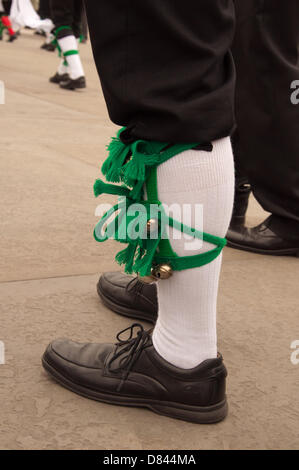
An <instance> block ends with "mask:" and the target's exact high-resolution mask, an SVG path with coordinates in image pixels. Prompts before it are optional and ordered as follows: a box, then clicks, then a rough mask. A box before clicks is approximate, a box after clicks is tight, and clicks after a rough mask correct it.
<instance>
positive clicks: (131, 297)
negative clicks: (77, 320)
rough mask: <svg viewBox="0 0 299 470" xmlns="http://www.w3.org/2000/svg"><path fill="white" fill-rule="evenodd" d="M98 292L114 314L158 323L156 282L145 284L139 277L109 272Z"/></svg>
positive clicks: (103, 278) (101, 282)
mask: <svg viewBox="0 0 299 470" xmlns="http://www.w3.org/2000/svg"><path fill="white" fill-rule="evenodd" d="M97 291H98V294H99V296H100V298H101V300H102V302H103V304H104V305H105V306H106V307H108V308H109V309H110V310H112V311H113V312H115V313H118V314H120V315H124V316H125V317H130V318H135V319H137V320H144V321H148V322H150V323H156V320H157V314H158V299H157V285H156V283H155V282H154V283H152V284H145V283H144V282H142V281H141V280H140V279H139V278H138V277H133V276H129V275H128V274H123V273H119V272H112V273H111V272H109V273H104V274H103V275H102V276H101V277H100V279H99V282H98V285H97Z"/></svg>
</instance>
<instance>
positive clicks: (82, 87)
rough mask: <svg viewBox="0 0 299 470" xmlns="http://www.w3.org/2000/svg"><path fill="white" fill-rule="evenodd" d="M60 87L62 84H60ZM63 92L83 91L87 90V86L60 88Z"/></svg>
mask: <svg viewBox="0 0 299 470" xmlns="http://www.w3.org/2000/svg"><path fill="white" fill-rule="evenodd" d="M60 83H61V82H60ZM59 85H60V84H59ZM60 88H61V89H62V90H70V91H75V90H83V89H85V88H86V85H81V86H71V87H64V86H60Z"/></svg>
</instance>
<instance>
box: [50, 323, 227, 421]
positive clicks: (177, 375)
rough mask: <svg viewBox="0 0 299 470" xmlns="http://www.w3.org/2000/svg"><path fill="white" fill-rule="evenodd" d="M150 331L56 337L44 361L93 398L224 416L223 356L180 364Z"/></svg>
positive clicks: (184, 415)
mask: <svg viewBox="0 0 299 470" xmlns="http://www.w3.org/2000/svg"><path fill="white" fill-rule="evenodd" d="M135 329H136V330H137V331H136V336H135V337H134V332H135ZM126 331H127V332H128V337H127V338H124V337H123V334H124V333H125V332H126ZM150 333H151V332H149V331H145V330H144V329H143V327H142V326H141V325H139V324H138V323H137V324H134V325H132V326H131V327H129V328H127V329H126V330H123V331H121V332H120V333H119V334H118V335H117V340H118V343H117V344H91V343H88V344H80V343H75V342H73V341H69V340H66V339H62V340H56V341H53V342H52V343H51V344H50V345H49V346H48V348H47V349H46V352H45V353H44V356H43V359H42V363H43V366H44V368H45V370H46V371H47V372H48V373H49V374H50V375H51V376H52V377H53V378H54V379H55V380H56V381H57V382H58V383H59V384H60V385H62V386H63V387H65V388H67V389H69V390H71V391H72V392H75V393H77V394H79V395H82V396H84V397H86V398H90V399H92V400H97V401H101V402H105V403H110V404H114V405H126V406H137V407H145V408H149V409H150V410H151V411H154V412H155V413H158V414H161V415H165V416H169V417H171V418H177V419H182V420H185V421H191V422H194V423H200V424H210V423H216V422H218V421H221V420H223V419H224V418H225V417H226V415H227V401H226V395H225V383H226V376H227V372H226V368H225V366H224V364H223V360H222V357H221V356H220V355H219V356H218V357H217V358H216V359H208V360H206V361H204V362H202V363H201V364H200V365H199V366H197V367H194V368H193V369H187V370H185V369H180V368H178V367H175V366H173V365H172V364H170V363H168V362H167V361H165V360H164V359H163V358H162V357H161V356H160V355H159V354H158V353H157V352H156V351H155V349H154V346H153V344H152V340H151V334H150Z"/></svg>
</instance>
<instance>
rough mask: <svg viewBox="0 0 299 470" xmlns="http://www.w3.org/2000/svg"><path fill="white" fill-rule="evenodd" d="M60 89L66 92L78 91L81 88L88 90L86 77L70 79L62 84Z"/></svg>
mask: <svg viewBox="0 0 299 470" xmlns="http://www.w3.org/2000/svg"><path fill="white" fill-rule="evenodd" d="M60 88H63V89H64V90H77V89H79V88H86V80H85V77H79V78H76V80H73V79H72V78H70V77H69V78H68V79H67V80H64V81H63V82H60Z"/></svg>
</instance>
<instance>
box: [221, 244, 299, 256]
mask: <svg viewBox="0 0 299 470" xmlns="http://www.w3.org/2000/svg"><path fill="white" fill-rule="evenodd" d="M227 246H228V247H229V248H235V249H237V250H242V251H249V252H251V253H257V254H259V255H271V256H296V257H297V258H299V248H285V249H282V250H261V249H259V248H254V247H251V246H246V245H239V244H238V243H235V242H230V241H229V240H227Z"/></svg>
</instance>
